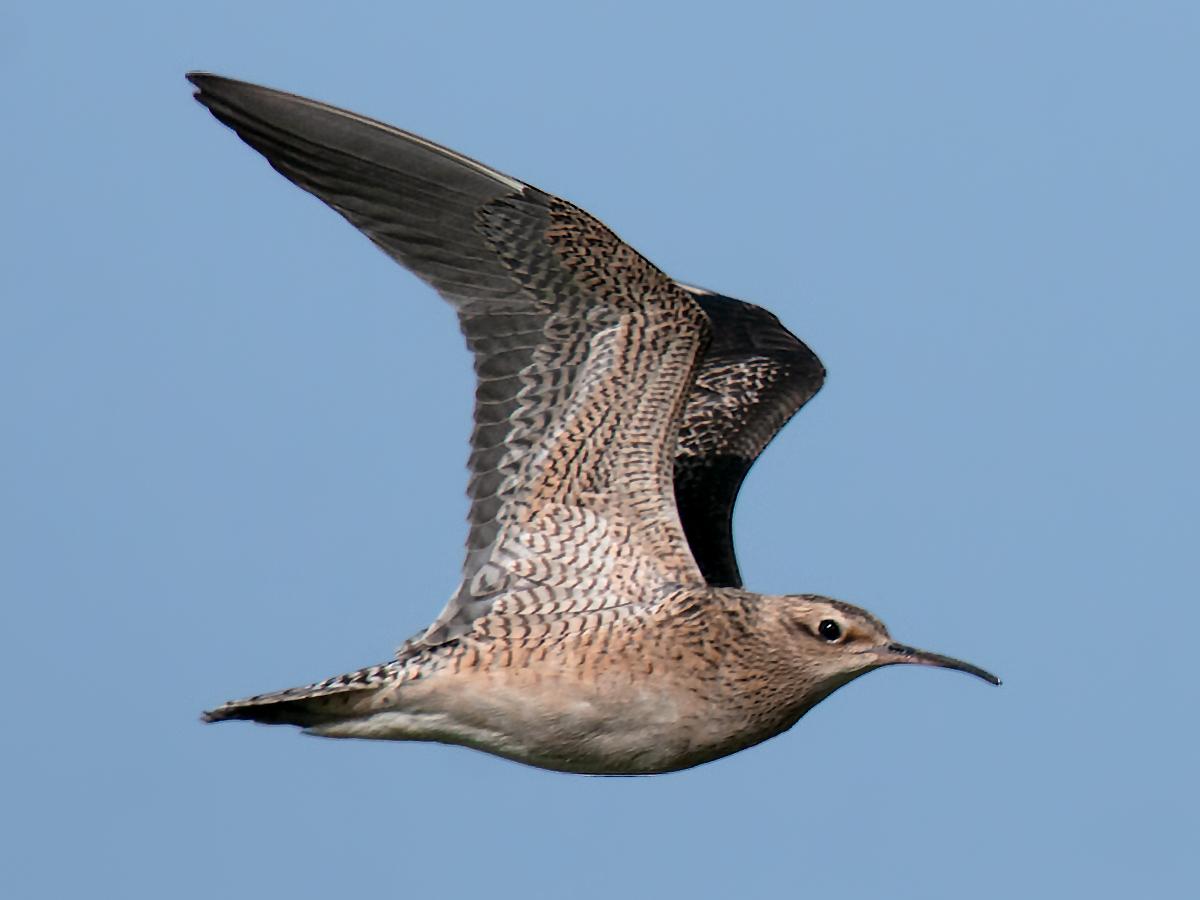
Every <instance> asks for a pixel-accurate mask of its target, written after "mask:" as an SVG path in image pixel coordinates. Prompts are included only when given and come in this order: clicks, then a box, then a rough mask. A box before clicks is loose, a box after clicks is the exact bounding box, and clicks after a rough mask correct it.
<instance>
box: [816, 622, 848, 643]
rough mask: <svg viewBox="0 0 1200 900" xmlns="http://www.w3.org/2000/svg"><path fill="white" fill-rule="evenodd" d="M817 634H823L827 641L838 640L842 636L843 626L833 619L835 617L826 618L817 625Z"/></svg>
mask: <svg viewBox="0 0 1200 900" xmlns="http://www.w3.org/2000/svg"><path fill="white" fill-rule="evenodd" d="M817 634H819V635H821V637H823V638H825V640H827V641H836V640H837V639H838V638H840V637H841V636H842V626H840V625H839V624H838V623H837V622H835V621H833V619H824V620H823V621H822V622H821V624H820V625H818V626H817Z"/></svg>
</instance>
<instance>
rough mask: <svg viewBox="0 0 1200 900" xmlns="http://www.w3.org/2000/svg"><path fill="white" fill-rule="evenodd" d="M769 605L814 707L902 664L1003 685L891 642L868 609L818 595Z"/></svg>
mask: <svg viewBox="0 0 1200 900" xmlns="http://www.w3.org/2000/svg"><path fill="white" fill-rule="evenodd" d="M778 601H779V602H778V603H773V604H770V607H771V608H772V609H773V611H774V614H775V615H777V616H778V621H777V623H776V624H777V628H776V629H775V633H776V634H780V635H786V637H784V639H783V643H784V647H783V648H781V649H783V650H784V652H785V653H787V655H788V656H789V657H790V658H791V661H792V665H793V666H795V667H796V668H797V670H798V671H800V672H802V673H803V676H804V680H805V681H807V682H808V683H809V685H810V690H811V691H812V694H811V696H812V697H813V702H812V703H811V704H806V705H807V706H809V707H811V706H812V705H813V704H815V703H817V702H819V701H820V700H821V699H823V698H824V697H826V696H828V695H829V694H830V693H832V692H833V691H834V690H836V689H837V688H839V687H841V686H842V685H843V684H846V683H847V682H849V681H851V680H853V679H855V678H857V677H858V676H859V675H862V674H864V673H866V672H869V671H871V670H872V669H878V668H880V667H881V666H894V665H900V664H902V663H903V664H909V665H922V666H938V667H940V668H943V669H958V670H959V671H960V672H968V673H970V674H971V675H974V676H976V677H977V678H982V679H983V680H984V681H986V682H988V683H989V684H999V683H1000V679H998V678H997V677H996V676H995V675H993V674H992V673H990V672H986V671H984V670H983V669H981V668H979V667H978V666H973V665H971V664H970V663H966V662H963V661H962V660H958V659H952V658H951V657H949V656H942V655H941V654H938V653H929V652H928V651H926V650H918V649H916V648H915V647H909V646H906V645H905V644H898V643H896V642H895V641H894V640H892V636H891V635H890V634H888V630H887V628H886V627H885V626H884V624H883V623H882V622H880V621H879V620H878V619H877V618H875V617H874V616H873V615H871V614H870V613H869V612H867V611H866V610H865V609H859V608H858V607H857V606H851V605H850V604H849V603H843V602H842V601H840V600H832V599H830V598H829V597H820V596H817V595H816V594H793V595H789V596H784V597H779V598H778Z"/></svg>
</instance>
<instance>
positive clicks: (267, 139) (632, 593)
mask: <svg viewBox="0 0 1200 900" xmlns="http://www.w3.org/2000/svg"><path fill="white" fill-rule="evenodd" d="M188 77H189V80H190V81H191V82H192V84H194V85H195V87H196V88H197V90H196V95H195V96H196V99H197V100H199V101H200V103H202V104H204V105H205V106H206V107H208V109H209V110H210V111H211V112H212V114H213V115H214V116H216V118H217V119H219V120H220V121H221V122H223V123H224V124H226V125H228V126H229V127H230V128H232V129H233V130H234V131H235V132H237V134H238V136H239V137H240V138H241V139H242V140H243V141H245V142H246V143H247V144H249V145H250V146H251V147H253V148H254V149H255V150H257V151H258V152H259V153H261V154H262V155H263V156H264V157H266V159H267V161H268V162H269V163H270V164H271V165H272V166H273V167H274V168H275V169H276V170H277V171H278V172H280V173H281V174H282V175H283V176H284V177H285V178H288V179H289V180H290V181H292V182H294V183H295V184H296V185H298V186H299V187H301V188H303V189H304V190H306V191H308V192H310V193H312V194H314V195H316V196H317V197H318V198H320V199H321V200H323V201H324V202H325V203H327V204H328V205H329V206H331V207H333V208H334V209H335V210H337V212H339V213H341V214H342V215H343V216H344V217H345V218H346V219H348V220H349V221H350V223H351V224H352V225H354V226H355V227H356V228H358V229H359V230H360V231H362V232H363V233H364V234H365V235H366V236H367V237H369V238H370V239H371V240H372V241H374V242H375V244H376V245H377V246H378V247H379V248H380V249H381V250H383V251H384V252H385V253H386V254H388V256H390V257H391V258H392V259H394V260H396V261H397V262H398V263H400V264H401V265H402V266H404V267H405V268H407V269H409V270H410V271H411V272H413V273H414V274H415V275H417V276H418V277H419V278H421V279H422V280H424V281H425V282H427V283H428V284H430V285H431V286H432V287H433V288H434V289H435V290H436V291H437V292H438V293H439V294H441V295H442V297H443V298H445V299H446V300H447V301H449V302H450V304H451V305H453V307H454V309H455V310H456V312H457V313H458V319H459V324H460V326H461V329H462V332H463V334H464V336H465V337H466V342H467V346H468V348H469V349H470V350H471V352H472V353H473V355H474V362H475V373H476V376H477V378H478V384H477V388H476V392H475V427H474V431H473V433H472V437H471V454H470V461H469V468H470V480H469V484H468V488H467V494H468V496H469V499H470V515H469V521H470V530H469V535H468V538H467V552H466V560H465V561H464V564H463V573H462V575H463V577H462V584H461V586H460V587H459V588H458V590H457V592H456V593H455V594H454V595H453V596H452V597H451V599H450V601H449V603H447V605H446V607H445V609H444V610H443V611H442V613H441V615H439V616H438V617H437V619H436V621H434V623H433V624H432V625H430V626H429V628H427V629H426V630H425V631H423V632H421V633H420V634H418V635H416V636H415V637H412V638H410V639H408V640H407V641H405V642H404V643H403V644H401V645H400V647H399V649H398V651H397V653H396V658H395V659H394V660H392V661H391V662H387V663H384V664H383V665H378V666H371V667H369V668H365V669H361V670H359V671H357V672H352V673H349V674H346V675H339V676H337V677H336V678H330V679H328V680H326V681H322V682H320V683H318V684H312V685H309V686H307V687H299V688H291V689H289V690H284V691H277V692H275V693H270V694H261V695H258V696H255V697H250V698H248V699H245V700H235V701H233V702H230V703H226V704H225V705H224V706H220V707H218V708H217V709H214V710H212V711H210V712H207V713H205V715H204V718H205V721H209V722H216V721H222V720H225V719H250V720H253V721H256V722H264V723H269V724H289V725H298V726H300V727H302V728H303V729H304V730H305V731H306V732H307V733H309V734H316V735H322V736H326V737H340V738H373V739H381V740H397V741H440V742H442V743H446V744H459V745H463V746H467V747H473V748H475V749H477V750H483V751H486V752H488V753H493V754H496V755H497V756H502V757H506V758H508V759H513V760H517V761H519V762H523V763H527V764H529V765H532V766H540V767H542V768H546V769H555V770H559V771H564V772H582V773H592V774H612V775H625V774H651V773H658V772H670V771H674V770H677V769H684V768H687V767H689V766H695V765H698V764H700V763H704V762H708V761H710V760H714V759H718V758H719V757H722V756H726V755H728V754H730V753H735V752H737V751H738V750H742V749H744V748H746V747H750V746H752V745H754V744H757V743H759V742H761V741H764V740H766V739H767V738H770V737H773V736H774V735H777V734H779V733H780V732H782V731H785V730H787V729H788V728H790V727H791V726H792V725H793V724H795V723H796V721H797V720H798V719H799V718H800V717H801V716H803V715H804V713H806V712H807V711H808V710H810V709H811V708H812V707H813V706H815V705H816V704H817V703H819V702H821V700H823V699H825V698H826V697H827V696H829V694H831V693H832V692H833V691H835V690H837V689H838V688H839V687H841V686H842V685H844V684H846V683H848V682H849V681H851V680H853V679H855V678H857V677H858V676H859V675H862V674H864V673H865V672H869V671H871V670H872V669H877V668H880V667H881V666H888V665H894V664H897V663H916V664H921V665H929V666H941V667H943V668H947V669H958V670H960V671H963V672H969V673H971V674H972V675H977V676H978V677H980V678H982V679H984V680H985V681H989V682H991V683H992V684H999V681H998V680H997V679H996V678H995V676H993V675H991V674H989V673H988V672H985V671H984V670H982V669H980V668H978V667H976V666H973V665H970V664H969V663H965V662H961V661H959V660H955V659H951V658H949V657H946V656H939V655H937V654H934V653H928V652H925V651H923V650H916V649H914V648H912V647H908V646H905V645H903V644H899V643H896V642H895V641H893V640H892V638H891V636H890V635H889V634H888V631H887V629H886V628H885V627H884V626H883V623H882V622H880V621H879V620H878V619H876V618H875V617H874V616H872V615H871V614H870V613H868V612H866V611H865V610H862V609H859V608H858V607H855V606H851V605H850V604H848V603H842V602H840V601H838V600H831V599H829V598H827V597H820V596H816V595H814V594H795V595H786V596H772V595H765V594H755V593H751V592H749V591H746V590H744V589H743V588H742V579H741V575H740V573H739V572H738V566H737V561H736V559H735V557H734V552H733V537H732V515H733V504H734V500H735V499H736V497H737V493H738V489H739V488H740V486H741V483H742V479H743V478H744V477H745V475H746V472H747V471H748V470H749V468H750V466H751V465H753V463H754V461H755V459H756V458H757V457H758V455H759V454H760V453H761V452H762V451H763V449H764V448H765V447H766V445H767V444H768V443H769V442H770V441H771V439H772V438H773V437H774V436H775V435H776V433H778V431H779V430H780V429H781V428H782V427H783V426H784V425H785V424H786V423H787V422H788V420H789V419H790V418H791V417H792V416H793V415H794V414H795V413H796V411H797V410H799V409H800V407H801V406H803V405H804V404H805V403H806V402H807V401H808V400H809V399H810V398H811V397H812V396H813V395H814V394H815V393H816V392H817V390H818V389H819V388H820V387H821V384H822V382H823V380H824V377H825V370H824V368H823V367H822V365H821V363H820V361H819V360H818V359H817V357H816V356H815V355H814V354H813V353H812V351H810V350H809V349H808V347H806V346H805V345H804V344H803V343H802V342H801V341H800V340H798V339H797V338H796V337H795V336H794V335H793V334H791V332H789V331H788V330H787V329H786V328H784V327H783V325H782V324H780V322H779V320H778V319H777V318H775V316H773V315H772V314H771V313H769V312H767V311H766V310H764V309H761V308H759V307H757V306H753V305H751V304H749V303H744V302H742V301H740V300H735V299H733V298H731V297H725V296H722V295H720V294H716V293H713V292H711V291H705V290H701V289H698V288H694V287H689V286H687V285H684V284H680V283H679V282H676V281H673V280H672V279H671V278H669V277H668V276H666V275H665V274H663V273H662V272H661V271H659V270H658V269H657V268H655V267H654V266H653V265H652V264H651V263H650V262H648V261H647V260H646V259H645V258H644V257H642V256H641V255H640V254H639V253H638V252H637V251H636V250H634V249H633V248H632V247H630V246H629V245H628V244H626V243H624V242H623V241H621V240H620V238H618V237H617V236H616V235H615V234H613V233H612V232H611V231H610V230H609V229H608V228H606V227H605V226H604V225H603V224H602V223H601V222H599V221H597V220H596V219H595V218H593V217H592V216H590V215H588V214H587V213H586V212H584V211H583V210H581V209H579V208H578V207H576V206H573V205H572V204H570V203H568V202H567V201H565V200H561V199H559V198H558V197H554V196H551V195H550V194H546V193H544V192H542V191H540V190H538V189H537V188H535V187H532V186H531V185H528V184H524V183H523V182H520V181H517V180H516V179H514V178H510V177H509V176H507V175H503V174H501V173H500V172H497V171H495V170H494V169H491V168H488V167H487V166H485V165H482V164H480V163H477V162H475V161H474V160H471V159H468V158H467V157H465V156H462V155H461V154H458V153H455V152H454V151H452V150H447V149H446V148H444V147H440V146H438V145H437V144H434V143H432V142H430V141H427V140H424V139H423V138H420V137H417V136H416V135H413V134H409V133H407V132H405V131H401V130H399V129H397V128H393V127H391V126H389V125H385V124H383V123H381V122H376V121H373V120H371V119H367V118H365V117H363V116H359V115H356V114H354V113H350V112H347V111H345V110H340V109H336V108H334V107H331V106H327V105H325V104H322V103H317V102H315V101H312V100H307V99H304V98H301V97H297V96H294V95H291V94H285V93H282V92H279V91H275V90H271V89H268V88H264V87H259V86H256V85H252V84H246V83H244V82H239V81H232V80H230V79H226V78H221V77H218V76H215V75H207V74H199V73H196V74H192V75H189V76H188Z"/></svg>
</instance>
